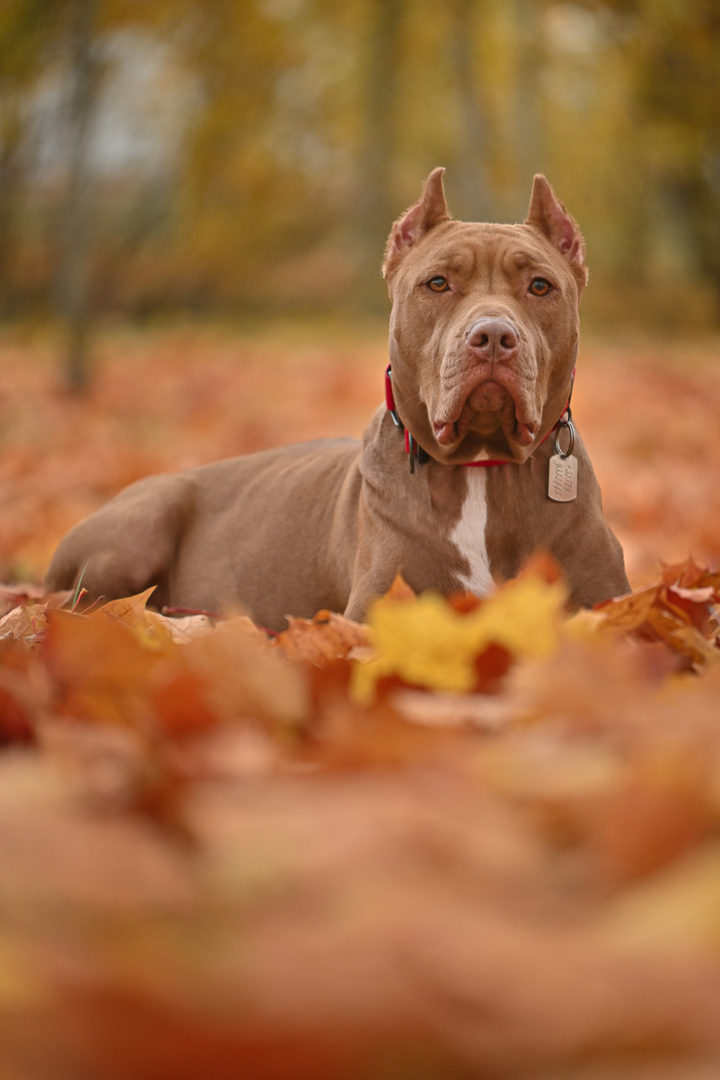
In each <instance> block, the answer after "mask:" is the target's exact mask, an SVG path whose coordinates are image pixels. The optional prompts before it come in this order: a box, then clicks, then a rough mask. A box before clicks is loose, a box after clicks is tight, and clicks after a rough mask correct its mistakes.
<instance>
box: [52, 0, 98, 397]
mask: <svg viewBox="0 0 720 1080" xmlns="http://www.w3.org/2000/svg"><path fill="white" fill-rule="evenodd" d="M96 18H97V2H96V0H71V2H70V3H69V4H68V9H67V12H66V26H65V27H64V30H65V33H66V34H67V38H68V45H67V51H68V60H69V68H70V79H71V89H70V98H69V103H68V135H69V139H68V145H69V168H68V180H67V191H66V195H65V204H64V207H63V211H62V218H61V225H60V229H61V250H60V262H59V266H58V281H57V291H58V297H59V303H60V310H61V311H62V312H63V314H64V315H65V318H66V319H67V323H68V329H69V344H68V352H67V357H66V361H65V372H66V377H67V382H68V385H69V386H70V387H71V389H73V390H83V389H84V388H85V385H86V383H87V380H88V355H87V330H88V256H89V244H90V200H89V195H90V170H89V161H88V150H89V146H90V135H91V124H92V119H93V113H94V110H95V103H96V100H97V90H98V82H99V78H100V66H99V60H98V57H97V47H96V42H95V34H96V29H95V20H96Z"/></svg>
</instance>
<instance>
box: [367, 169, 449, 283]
mask: <svg viewBox="0 0 720 1080" xmlns="http://www.w3.org/2000/svg"><path fill="white" fill-rule="evenodd" d="M444 172H445V170H444V169H443V168H438V169H433V171H432V172H431V173H430V175H429V176H428V178H427V180H426V181H425V187H424V188H423V193H422V195H421V196H420V198H419V199H418V201H417V202H416V203H415V205H414V206H411V207H410V209H409V210H407V211H406V212H405V213H404V214H403V215H402V217H399V218H398V219H397V221H396V222H395V224H394V225H393V227H392V229H391V230H390V236H389V237H388V242H387V245H386V247H385V261H384V262H383V269H382V272H383V277H387V276H388V274H390V273H392V271H393V270H395V269H396V267H397V266H398V265H399V264H400V261H401V260H402V258H403V256H404V255H406V254H407V252H408V251H409V250H410V248H411V247H412V246H413V245H414V244H417V242H418V240H420V239H422V237H423V236H425V234H426V233H428V232H430V230H431V229H434V228H435V226H436V225H440V224H441V223H442V222H443V221H449V220H450V214H449V213H448V208H447V204H446V202H445V192H444V191H443V182H442V178H443V173H444Z"/></svg>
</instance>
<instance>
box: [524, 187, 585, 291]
mask: <svg viewBox="0 0 720 1080" xmlns="http://www.w3.org/2000/svg"><path fill="white" fill-rule="evenodd" d="M525 224H526V225H534V226H535V228H536V229H539V230H540V232H541V233H543V235H544V236H546V237H547V238H548V240H549V241H550V243H551V244H552V245H553V247H556V248H557V249H558V251H559V252H560V253H561V255H564V256H565V258H566V259H567V261H568V262H569V263H570V266H571V268H572V271H573V273H574V274H575V276H576V278H577V279H578V282H579V284H580V286H581V287H582V286H583V285H587V279H588V272H587V267H586V266H585V241H584V240H583V238H582V235H581V233H580V230H579V229H578V227H577V225H576V223H575V219H574V218H572V217H571V216H570V214H568V212H567V210H566V209H565V207H564V206H563V204H562V203H561V202H560V200H559V199H556V198H555V194H554V192H553V189H552V188H551V187H550V185H549V184H548V182H547V180H546V179H545V177H544V176H543V175H542V173H538V174H537V176H536V177H535V179H534V180H533V189H532V196H531V198H530V209H529V210H528V216H527V218H526V220H525Z"/></svg>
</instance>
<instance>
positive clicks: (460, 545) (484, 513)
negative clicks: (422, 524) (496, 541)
mask: <svg viewBox="0 0 720 1080" xmlns="http://www.w3.org/2000/svg"><path fill="white" fill-rule="evenodd" d="M467 473H468V476H467V493H466V495H465V500H464V502H463V505H462V511H461V513H460V517H459V519H458V521H457V522H456V524H455V525H454V526H453V529H452V531H451V532H450V539H451V540H452V542H453V544H455V546H456V547H457V549H458V551H459V552H460V554H461V555H462V556H463V558H464V559H466V560H467V563H468V566H469V573H467V574H461V575H460V581H461V583H462V586H463V588H465V589H467V590H468V591H469V592H472V593H474V594H475V595H476V596H487V595H488V594H489V593H490V592H491V591H492V588H493V578H492V574H491V573H490V560H489V558H488V551H487V543H486V539H485V533H486V529H487V517H488V505H487V473H486V471H485V469H468V470H467Z"/></svg>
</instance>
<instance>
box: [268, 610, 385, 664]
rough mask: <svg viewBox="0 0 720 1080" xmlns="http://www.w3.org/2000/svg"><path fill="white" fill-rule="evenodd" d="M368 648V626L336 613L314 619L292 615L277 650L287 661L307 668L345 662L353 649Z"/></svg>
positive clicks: (278, 639) (318, 615) (279, 636)
mask: <svg viewBox="0 0 720 1080" xmlns="http://www.w3.org/2000/svg"><path fill="white" fill-rule="evenodd" d="M369 644H370V638H369V635H368V630H367V627H366V626H363V625H362V624H361V623H356V622H353V621H352V619H346V618H345V617H344V615H337V614H336V613H335V612H333V611H319V612H318V613H317V615H315V617H314V618H312V619H296V618H293V617H292V616H290V615H289V616H288V628H287V630H283V632H282V633H281V634H279V635H278V638H277V645H278V647H279V648H281V649H282V651H283V652H284V653H285V655H286V656H287V657H288V659H290V660H298V661H301V662H303V663H308V664H323V663H327V662H328V661H332V660H338V659H343V658H344V657H346V656H347V655H348V654H349V653H350V652H351V651H352V650H353V649H355V648H362V647H365V646H367V645H369Z"/></svg>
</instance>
